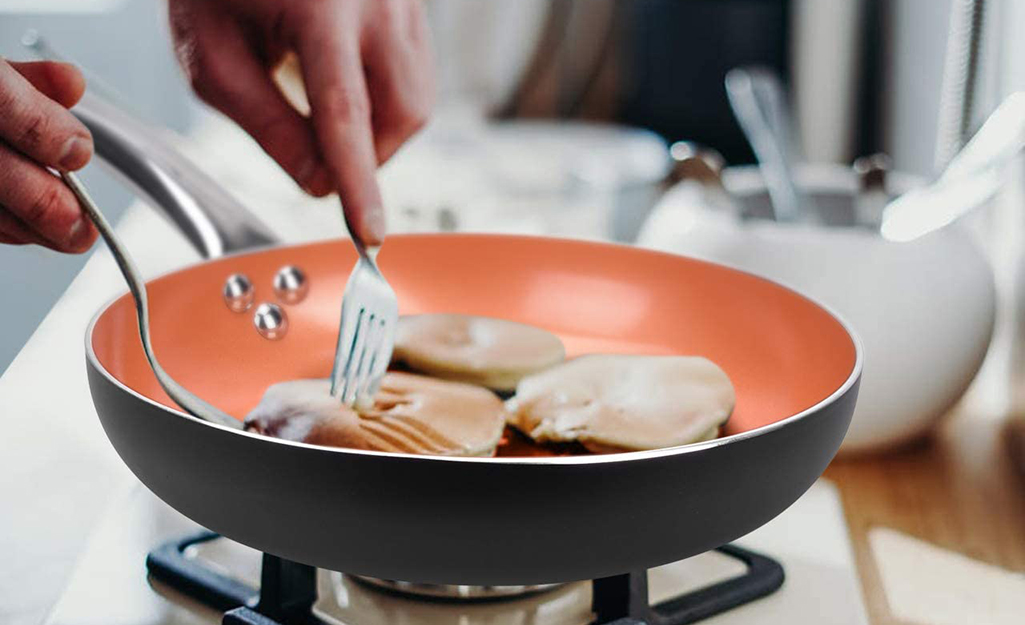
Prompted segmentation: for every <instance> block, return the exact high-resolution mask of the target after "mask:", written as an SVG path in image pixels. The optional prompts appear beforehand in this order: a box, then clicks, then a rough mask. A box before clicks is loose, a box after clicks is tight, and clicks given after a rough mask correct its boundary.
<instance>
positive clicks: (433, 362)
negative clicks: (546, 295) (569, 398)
mask: <svg viewBox="0 0 1025 625" xmlns="http://www.w3.org/2000/svg"><path fill="white" fill-rule="evenodd" d="M565 355H566V350H565V348H564V347H563V345H562V341H560V340H559V337H557V336H555V335H554V334H552V333H551V332H548V331H547V330H542V329H541V328H536V327H534V326H530V325H526V324H523V323H516V322H515V321H507V320H505V319H494V318H491V317H475V316H472V315H459V314H449V313H435V314H426V315H410V316H405V317H402V318H400V319H399V324H398V328H396V331H395V352H394V355H393V360H394V361H396V362H401V363H403V364H405V365H406V366H408V367H409V368H410V369H413V370H415V371H419V372H421V373H424V374H427V375H430V376H434V377H439V378H444V379H446V380H457V381H459V382H469V383H471V384H479V385H481V386H486V387H488V388H491V389H494V390H496V391H511V390H513V389H515V388H516V384H517V383H518V382H519V381H520V380H521V379H522V378H523V377H524V376H527V375H530V374H532V373H536V372H538V371H542V370H544V369H547V368H548V367H551V366H552V365H555V364H558V363H560V362H562V360H563V358H564V357H565Z"/></svg>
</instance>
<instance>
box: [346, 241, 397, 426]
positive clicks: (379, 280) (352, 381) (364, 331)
mask: <svg viewBox="0 0 1025 625" xmlns="http://www.w3.org/2000/svg"><path fill="white" fill-rule="evenodd" d="M353 241H354V243H355V244H356V250H357V251H358V252H359V260H357V261H356V267H355V268H354V269H353V270H352V274H351V275H350V276H349V282H348V283H347V284H346V285H345V294H344V295H343V296H342V320H341V326H340V327H339V329H338V347H337V349H336V350H335V363H334V368H333V369H332V371H331V394H332V395H334V396H335V397H337V398H339V399H341V400H342V402H343V403H345V404H347V405H349V406H365V405H366V404H367V403H369V401H370V398H372V397H373V395H374V393H376V392H377V389H378V387H379V386H380V384H381V378H382V377H383V376H384V372H385V370H386V369H387V368H388V363H389V362H390V361H391V353H392V348H393V347H394V344H395V324H396V323H397V322H398V320H399V302H398V299H397V298H396V297H395V291H393V290H392V288H391V286H390V285H389V284H388V281H387V280H385V279H384V276H383V275H382V274H381V271H380V270H379V269H378V268H377V252H378V250H379V249H380V248H379V247H367V246H365V245H364V244H363V242H362V241H360V240H359V239H358V238H356V237H355V235H354V237H353Z"/></svg>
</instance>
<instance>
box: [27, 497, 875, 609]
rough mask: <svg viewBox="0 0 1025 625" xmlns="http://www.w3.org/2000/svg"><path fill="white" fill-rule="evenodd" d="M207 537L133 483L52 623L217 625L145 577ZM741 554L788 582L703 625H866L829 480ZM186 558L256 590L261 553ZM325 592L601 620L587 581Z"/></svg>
mask: <svg viewBox="0 0 1025 625" xmlns="http://www.w3.org/2000/svg"><path fill="white" fill-rule="evenodd" d="M201 529H202V528H200V527H199V526H197V525H196V524H195V523H193V522H191V521H189V520H188V519H186V518H185V517H183V516H182V515H180V514H178V513H177V512H175V511H174V510H172V509H171V508H169V507H168V506H167V505H166V504H164V503H163V502H161V501H160V500H159V499H157V498H156V497H155V496H154V495H152V494H151V493H150V492H149V491H147V490H146V489H145V488H144V487H142V486H141V485H138V484H136V485H134V486H133V487H132V488H131V489H130V490H129V491H128V492H125V493H124V494H123V496H120V497H118V498H116V500H115V502H114V503H113V504H112V505H111V507H110V508H109V509H108V510H107V512H106V514H105V517H104V519H103V521H102V522H101V523H100V524H99V526H98V529H97V530H96V532H95V533H94V535H93V537H92V539H91V541H90V545H89V548H88V549H87V550H86V552H85V554H84V555H83V557H82V558H81V560H80V561H79V563H78V565H77V567H76V570H75V572H74V573H73V575H72V577H71V582H70V583H69V586H68V588H67V589H66V591H65V593H64V594H63V596H62V598H61V600H60V601H59V602H58V603H57V605H56V606H55V608H54V610H53V612H52V613H51V614H50V617H49V618H48V620H47V624H48V625H98V624H100V623H102V624H104V625H206V624H214V623H220V621H221V614H222V613H221V612H220V611H217V610H214V609H211V608H209V607H207V606H205V605H202V604H200V603H199V602H197V601H195V600H194V599H191V598H189V597H187V596H185V595H184V594H182V593H180V592H178V591H176V590H174V589H172V588H170V587H169V586H167V585H166V584H164V583H162V582H160V581H157V580H155V579H153V578H151V577H148V576H147V572H146V565H145V559H146V555H147V553H149V552H150V551H152V550H153V549H154V548H155V547H157V546H158V545H160V544H162V543H166V542H167V541H169V540H172V539H176V538H179V537H181V536H185V535H189V534H195V533H196V532H198V531H201ZM344 539H345V537H339V540H344ZM737 544H739V545H741V546H743V547H746V548H749V549H753V550H757V551H760V552H762V553H765V554H767V555H771V556H772V557H773V558H775V559H776V560H778V561H780V562H781V563H782V564H783V566H784V569H785V571H786V581H785V582H784V584H783V586H782V588H780V589H779V590H778V591H776V592H774V593H773V594H771V595H769V596H767V597H764V598H762V599H758V600H756V601H754V602H752V603H749V604H747V605H744V606H741V607H739V608H735V609H733V610H730V611H728V612H726V613H723V614H720V615H718V616H715V617H712V618H709V619H706V620H704V621H702V623H707V624H708V625H737V624H740V623H753V622H757V623H760V624H761V623H787V624H788V625H791V624H794V623H802V622H808V623H819V622H830V623H834V624H836V625H846V624H850V625H863V624H865V623H867V618H866V616H865V610H864V606H863V603H862V598H861V590H860V587H859V584H858V579H857V573H856V570H855V567H854V562H853V558H852V555H851V549H850V545H849V542H848V538H847V529H846V526H845V522H844V517H843V510H842V507H841V505H840V502H839V498H838V496H837V494H836V492H835V489H834V488H833V487H832V485H831V484H829V483H828V482H825V481H823V480H820V481H819V482H818V483H816V484H815V485H814V486H813V487H812V489H811V490H809V491H808V493H807V494H806V495H805V496H803V497H802V498H801V499H800V500H798V502H797V503H795V504H794V505H793V506H792V507H791V508H790V509H788V510H787V511H786V512H784V513H783V514H782V515H780V516H779V517H778V518H776V519H775V520H773V521H772V522H770V523H769V524H767V525H766V526H764V527H762V528H760V529H759V530H756V531H755V532H752V533H751V534H749V535H748V536H746V537H744V538H743V539H741V540H740V541H738V543H737ZM189 550H190V552H189V553H188V555H190V556H194V557H196V558H197V559H198V561H200V562H202V563H203V564H204V565H205V566H206V567H208V568H210V569H212V570H214V571H217V572H219V573H222V574H224V575H228V576H230V577H233V578H235V579H237V580H238V581H240V582H243V583H246V584H248V585H250V586H259V582H260V563H261V554H260V553H259V552H258V551H255V550H253V549H250V548H248V547H244V546H242V545H239V544H237V543H234V542H232V541H229V540H227V539H223V538H222V539H217V540H214V541H210V542H206V543H202V544H197V545H195V546H193V547H190V548H189ZM744 571H745V567H744V565H743V564H741V563H740V562H738V561H737V560H735V559H733V558H730V557H726V556H724V555H722V554H720V553H718V552H710V553H707V554H702V555H700V556H696V557H694V558H690V559H688V560H684V561H681V562H677V563H673V564H669V565H666V566H662V567H659V568H657V569H652V570H651V571H649V575H648V584H649V587H648V590H649V593H648V594H649V597H650V600H651V601H652V602H653V603H654V602H659V601H662V600H664V599H667V598H670V597H674V596H678V595H680V594H681V593H686V592H688V591H691V590H696V589H699V588H702V587H705V586H707V585H709V584H712V583H715V582H718V581H722V580H725V579H728V578H732V577H735V576H737V575H740V574H742V573H744ZM317 585H318V590H319V598H318V600H317V603H316V605H315V610H316V612H317V614H318V616H320V617H321V618H322V619H323V620H324V621H325V622H327V623H344V624H346V625H374V624H380V623H388V624H393V623H394V624H401V625H435V624H439V625H440V624H448V623H451V624H453V625H456V624H457V625H548V624H551V625H555V624H560V625H576V624H580V625H583V624H586V623H589V622H591V621H592V620H593V618H594V617H593V612H592V589H591V586H592V585H591V583H590V582H576V583H572V584H567V585H563V586H560V587H558V588H556V589H554V590H549V591H546V592H540V593H536V594H533V595H529V596H526V597H520V598H516V599H509V600H503V601H488V602H476V603H457V602H439V601H424V600H422V599H413V598H408V597H402V596H396V595H395V594H391V593H387V592H383V591H381V590H379V589H376V588H373V587H370V586H368V585H367V584H366V583H362V582H360V581H358V580H355V579H353V578H351V577H349V576H346V575H343V574H341V573H337V572H332V571H323V570H321V571H318V573H317Z"/></svg>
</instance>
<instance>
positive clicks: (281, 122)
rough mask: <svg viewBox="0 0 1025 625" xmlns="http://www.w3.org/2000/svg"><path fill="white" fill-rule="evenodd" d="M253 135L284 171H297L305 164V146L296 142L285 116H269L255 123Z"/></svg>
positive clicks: (288, 118) (290, 122)
mask: <svg viewBox="0 0 1025 625" xmlns="http://www.w3.org/2000/svg"><path fill="white" fill-rule="evenodd" d="M254 135H255V136H256V137H258V140H259V142H260V143H261V145H263V146H264V149H266V150H267V151H268V153H270V154H271V155H272V156H273V157H274V159H275V160H277V161H278V162H279V163H280V164H281V166H282V167H284V168H285V170H286V171H290V172H296V171H299V169H300V168H301V167H303V165H304V164H305V162H306V161H305V160H304V159H305V152H304V145H305V144H304V143H303V142H302V141H299V140H297V138H296V135H295V131H294V129H293V124H292V120H291V118H290V117H289V116H288V115H287V114H281V115H273V116H269V117H267V118H266V119H265V120H263V121H261V122H259V123H257V124H256V126H255V128H254Z"/></svg>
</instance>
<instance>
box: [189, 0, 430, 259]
mask: <svg viewBox="0 0 1025 625" xmlns="http://www.w3.org/2000/svg"><path fill="white" fill-rule="evenodd" d="M169 2H170V20H171V30H172V33H173V36H174V39H175V50H176V52H177V55H178V58H179V61H180V62H181V64H182V66H183V67H184V68H185V70H186V73H187V74H188V77H189V80H190V82H191V84H192V87H193V89H194V90H195V91H196V93H197V94H198V95H199V97H200V98H202V99H203V100H204V101H206V102H207V103H208V104H210V105H211V106H213V107H214V108H217V109H218V110H220V111H221V112H223V113H224V114H226V115H227V116H228V117H230V118H231V119H233V120H234V121H235V122H236V123H238V124H239V125H240V126H241V127H242V128H243V129H244V130H245V131H246V132H248V133H249V134H250V135H251V136H252V137H253V138H254V139H256V141H257V142H258V143H259V144H260V145H261V146H262V147H263V149H264V150H265V151H266V152H267V153H268V154H269V155H270V156H271V157H272V158H274V160H276V161H277V162H278V164H280V165H281V167H282V168H284V169H285V171H286V172H288V173H289V175H291V176H292V178H294V179H295V181H296V182H297V183H298V184H299V185H300V186H301V187H302V188H303V189H305V190H306V191H307V192H309V193H311V194H313V195H317V196H322V195H326V194H327V193H330V192H331V191H337V192H338V195H339V197H340V199H341V201H342V207H343V209H344V212H345V221H346V224H347V225H348V227H349V231H350V232H351V233H352V234H353V236H354V237H356V238H357V239H358V240H360V241H362V242H363V243H364V244H366V245H377V244H380V243H381V241H382V239H383V238H384V234H385V224H384V211H383V207H382V205H381V193H380V190H379V189H378V186H377V181H376V179H375V177H374V176H375V171H376V169H377V166H378V165H379V164H381V163H383V162H385V161H386V160H388V158H389V157H390V156H391V155H392V154H394V153H395V151H396V150H398V148H399V147H400V146H401V145H402V144H403V143H404V142H405V141H406V140H407V139H408V138H409V137H410V136H412V135H413V134H414V133H415V132H416V131H417V130H419V129H420V128H421V127H422V126H423V124H424V123H425V121H426V119H427V115H428V113H429V112H430V109H431V106H432V104H433V90H434V76H433V65H432V61H431V58H430V46H429V41H428V32H427V28H426V23H425V20H424V16H423V13H422V7H421V6H420V1H419V0H292V1H287V0H169ZM288 52H294V53H295V55H296V56H297V57H298V60H299V65H300V66H301V69H302V78H303V82H304V83H305V89H306V95H307V98H308V100H309V104H310V115H309V117H306V116H304V115H302V114H300V113H299V112H298V111H296V109H295V108H294V107H293V106H292V105H291V104H290V103H289V102H288V101H287V100H286V99H285V97H284V96H283V95H282V93H281V91H280V89H279V88H278V86H277V85H276V84H275V83H274V81H273V79H272V77H271V73H272V71H273V69H274V68H275V67H276V66H277V65H278V64H279V63H280V62H281V61H282V59H283V58H284V56H285V54H286V53H288Z"/></svg>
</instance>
